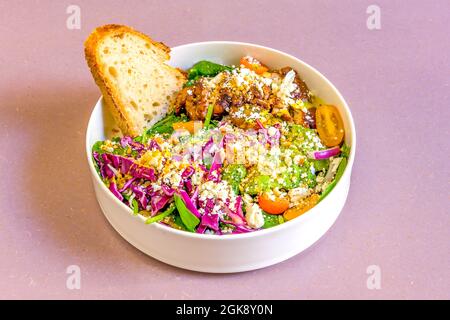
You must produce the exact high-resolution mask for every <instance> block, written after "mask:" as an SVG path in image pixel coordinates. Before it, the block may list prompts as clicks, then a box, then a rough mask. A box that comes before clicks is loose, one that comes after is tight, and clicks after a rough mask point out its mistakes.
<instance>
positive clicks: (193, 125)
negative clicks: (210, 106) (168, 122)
mask: <svg viewBox="0 0 450 320" xmlns="http://www.w3.org/2000/svg"><path fill="white" fill-rule="evenodd" d="M202 126H203V123H202V122H201V121H188V122H175V123H174V124H172V127H173V129H174V130H187V131H189V132H190V133H191V134H194V133H195V132H197V131H198V130H199V129H201V128H202Z"/></svg>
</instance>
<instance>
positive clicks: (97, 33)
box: [84, 24, 185, 136]
mask: <svg viewBox="0 0 450 320" xmlns="http://www.w3.org/2000/svg"><path fill="white" fill-rule="evenodd" d="M124 33H131V34H133V35H136V36H138V37H140V38H142V39H143V40H144V41H146V42H147V43H149V44H150V45H154V46H156V47H158V48H160V49H161V50H162V51H161V52H162V53H163V54H164V60H169V59H170V48H169V47H168V46H166V45H165V44H164V43H162V42H157V41H154V40H153V39H151V38H150V37H148V36H147V35H145V34H143V33H141V32H139V31H136V30H134V29H133V28H131V27H128V26H123V25H117V24H108V25H104V26H100V27H98V28H96V29H95V30H94V31H93V32H92V33H91V34H90V35H89V37H88V38H87V39H86V41H85V43H84V52H85V58H86V61H87V64H88V66H89V68H90V70H91V73H92V76H93V77H94V80H95V82H96V84H97V85H98V87H99V88H100V91H101V93H102V95H103V99H104V101H105V103H106V105H107V106H108V108H109V110H110V112H111V114H112V116H113V117H114V119H115V121H116V123H117V125H118V126H119V128H120V129H121V131H122V133H123V134H124V135H133V136H136V135H140V134H142V132H141V131H140V130H139V128H135V127H134V126H132V125H131V124H130V123H129V121H127V117H126V115H125V114H124V113H123V109H122V108H121V106H120V105H119V104H118V101H120V100H119V97H118V95H117V93H116V90H115V89H114V88H113V87H111V86H110V85H109V84H108V82H107V81H105V79H106V76H105V74H103V72H102V70H101V68H100V66H99V61H100V59H99V55H98V50H97V48H98V46H99V43H100V42H101V41H102V39H103V38H105V37H107V36H111V35H112V36H118V37H120V36H121V35H123V34H124ZM173 70H174V71H175V72H179V74H180V76H181V77H182V78H185V75H184V74H183V73H182V72H180V71H179V70H178V69H176V68H173Z"/></svg>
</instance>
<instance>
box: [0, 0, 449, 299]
mask: <svg viewBox="0 0 450 320" xmlns="http://www.w3.org/2000/svg"><path fill="white" fill-rule="evenodd" d="M372 3H373V2H372V1H356V0H354V1H348V0H345V1H342V0H340V1H312V0H311V1H278V2H277V5H275V2H272V4H271V2H270V1H260V2H256V1H253V2H252V4H244V1H226V4H225V1H224V2H223V3H221V2H218V1H189V2H188V1H172V0H165V1H81V0H74V1H31V0H27V1H5V0H3V1H1V2H0V43H1V48H2V50H1V55H0V64H1V65H0V66H1V68H0V72H1V74H0V101H1V103H0V110H1V113H0V139H1V140H0V141H1V148H2V152H1V153H0V170H1V171H0V173H1V182H0V213H1V214H0V253H1V258H0V298H69V299H79V298H119V299H121V298H137V299H140V298H149V299H151V298H153V299H157V298H174V299H190V298H204V299H208V298H212V299H214V298H230V299H235V298H250V299H252V298H260V299H272V298H275V299H303V298H369V299H380V298H407V299H409V298H427V299H429V298H446V299H449V298H450V215H449V209H448V208H449V182H450V179H449V178H450V175H449V173H450V172H449V163H448V158H449V151H450V150H449V119H450V107H449V106H450V96H449V92H450V88H449V83H450V81H449V80H450V77H449V76H450V58H449V52H450V36H449V34H450V32H449V31H450V30H449V20H450V2H449V1H447V0H441V1H437V0H436V1H384V0H383V1H381V0H378V1H377V2H376V3H377V4H378V5H379V6H380V7H381V19H382V21H381V23H382V28H381V30H378V31H370V30H368V29H367V27H366V19H367V16H368V15H367V14H366V8H367V7H368V6H369V5H370V4H372ZM69 4H76V5H79V6H80V7H81V30H68V29H67V28H66V19H67V16H68V15H67V14H66V12H65V11H66V8H67V6H68V5H69ZM112 22H114V23H124V24H128V25H130V26H133V27H135V28H137V29H139V30H141V31H143V32H145V33H147V34H150V35H152V36H153V38H155V39H157V40H162V41H164V42H165V43H167V44H168V45H169V46H175V45H179V44H183V43H189V42H195V41H205V40H236V41H247V42H253V43H258V44H262V45H267V46H270V47H273V48H277V49H280V50H282V51H286V52H288V53H291V54H293V55H295V56H297V57H299V58H301V59H303V60H304V61H306V62H308V63H310V64H311V65H313V66H315V67H316V68H317V69H319V70H320V71H321V72H323V74H325V75H326V76H327V77H328V78H329V79H330V80H331V81H332V82H333V83H334V84H335V85H336V86H337V87H338V88H339V90H340V91H341V92H342V94H343V95H344V96H345V98H346V99H347V102H348V103H349V105H350V107H351V109H352V112H353V115H354V118H355V122H356V128H357V132H358V150H357V157H356V162H355V165H354V171H353V177H352V186H351V190H350V195H349V198H348V201H347V204H346V206H345V208H344V210H343V212H342V214H341V216H340V218H339V219H338V221H337V222H336V224H335V225H334V226H333V227H332V229H331V230H330V231H329V232H328V233H327V234H326V235H325V236H324V237H323V238H322V239H321V240H320V241H319V242H318V243H316V244H315V245H314V246H313V247H312V248H310V249H309V250H307V251H306V252H304V253H302V254H300V255H298V256H296V257H294V258H292V259H290V260H288V261H286V262H284V263H281V264H278V265H276V266H273V267H270V268H267V269H263V270H258V271H254V272H247V273H242V274H233V275H211V274H202V273H195V272H189V271H184V270H180V269H177V268H173V267H170V266H167V265H165V264H163V263H160V262H158V261H156V260H154V259H152V258H150V257H147V256H145V255H144V254H142V253H140V252H139V251H138V250H136V249H134V248H133V247H132V246H131V245H129V244H128V243H127V242H126V241H125V240H123V239H122V238H121V237H120V236H119V235H118V234H117V233H116V232H115V231H114V230H113V229H112V227H111V226H110V225H109V224H108V222H107V221H106V219H105V218H104V217H103V215H102V213H101V211H100V208H99V206H98V205H97V202H96V199H95V197H94V193H93V188H92V185H91V181H90V176H89V172H88V167H87V164H86V159H85V153H84V133H85V129H86V124H87V121H88V117H89V114H90V112H91V110H92V107H93V106H94V104H95V102H96V100H97V99H98V97H99V91H98V89H97V87H96V86H95V84H94V82H93V80H92V79H91V75H90V73H89V71H88V69H87V67H86V64H85V61H84V57H83V47H82V44H83V40H84V39H85V38H86V36H87V35H88V34H89V32H90V31H91V30H92V29H93V28H94V27H95V26H97V25H101V24H105V23H112ZM69 265H78V266H80V268H81V289H80V290H68V289H67V288H66V278H67V274H66V268H67V267H68V266H69ZM369 265H378V266H379V267H380V268H381V285H382V288H381V290H369V289H367V287H366V279H367V277H368V275H367V274H366V268H367V267H368V266H369Z"/></svg>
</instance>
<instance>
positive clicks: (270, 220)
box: [263, 212, 284, 229]
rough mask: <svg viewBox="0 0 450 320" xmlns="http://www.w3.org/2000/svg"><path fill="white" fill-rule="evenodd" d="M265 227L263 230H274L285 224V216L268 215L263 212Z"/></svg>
mask: <svg viewBox="0 0 450 320" xmlns="http://www.w3.org/2000/svg"><path fill="white" fill-rule="evenodd" d="M263 216H264V225H263V229H267V228H272V227H275V226H277V225H279V224H282V223H283V222H284V218H283V215H275V214H267V213H265V212H263Z"/></svg>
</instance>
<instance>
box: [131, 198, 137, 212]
mask: <svg viewBox="0 0 450 320" xmlns="http://www.w3.org/2000/svg"><path fill="white" fill-rule="evenodd" d="M131 209H133V213H134V214H135V215H137V214H138V213H139V204H138V202H137V200H136V198H133V201H131Z"/></svg>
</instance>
